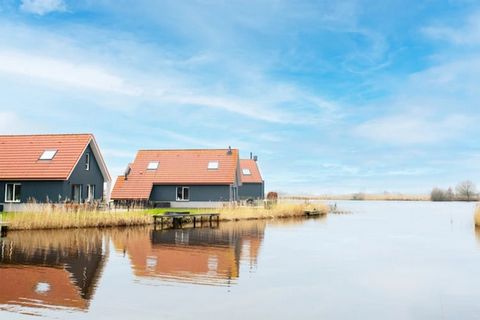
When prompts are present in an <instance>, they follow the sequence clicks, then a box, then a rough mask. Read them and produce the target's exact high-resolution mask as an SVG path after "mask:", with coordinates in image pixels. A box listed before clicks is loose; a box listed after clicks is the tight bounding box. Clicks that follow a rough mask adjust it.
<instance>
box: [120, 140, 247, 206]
mask: <svg viewBox="0 0 480 320" xmlns="http://www.w3.org/2000/svg"><path fill="white" fill-rule="evenodd" d="M227 152H228V150H227V149H209V150H201V149H198V150H140V151H139V152H138V153H137V156H136V158H135V161H134V162H133V163H132V164H131V165H130V168H131V171H130V174H129V175H128V179H127V180H125V179H124V177H123V176H122V177H118V178H117V182H116V183H115V186H114V188H113V191H112V196H111V198H112V199H114V200H124V199H135V200H146V199H148V198H149V197H150V193H151V191H152V188H153V185H156V184H157V185H160V184H161V185H204V184H205V185H230V184H233V183H235V179H236V176H237V169H238V163H239V160H238V159H239V158H238V154H239V153H238V150H237V149H232V153H231V154H230V155H229V154H227ZM156 161H158V162H159V165H158V169H156V170H147V166H148V164H149V163H150V162H156ZM210 161H218V163H219V166H218V169H214V170H212V169H210V170H209V169H208V163H209V162H210Z"/></svg>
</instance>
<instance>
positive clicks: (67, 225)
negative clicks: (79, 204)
mask: <svg viewBox="0 0 480 320" xmlns="http://www.w3.org/2000/svg"><path fill="white" fill-rule="evenodd" d="M4 220H5V221H6V222H8V228H9V230H34V229H71V228H104V227H126V226H139V225H147V224H150V223H151V222H152V221H151V220H152V218H151V215H149V214H148V213H146V212H142V211H129V212H113V211H77V212H62V211H53V212H39V211H36V212H20V213H9V214H7V215H6V217H5V218H4Z"/></svg>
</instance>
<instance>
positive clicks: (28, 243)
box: [0, 230, 105, 309]
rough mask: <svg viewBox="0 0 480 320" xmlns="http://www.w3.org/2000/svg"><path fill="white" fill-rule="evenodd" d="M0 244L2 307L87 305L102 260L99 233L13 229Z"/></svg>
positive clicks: (98, 274) (92, 231) (72, 306)
mask: <svg viewBox="0 0 480 320" xmlns="http://www.w3.org/2000/svg"><path fill="white" fill-rule="evenodd" d="M0 246H1V247H0V283H1V285H0V305H17V306H24V307H64V308H74V309H87V308H88V304H89V301H90V299H91V298H92V296H93V293H94V290H95V287H96V283H97V281H98V279H99V277H100V274H101V271H102V268H103V265H104V261H105V254H104V252H103V248H102V235H101V233H99V232H98V231H94V230H87V231H85V230H83V231H80V230H75V231H59V232H58V231H45V232H43V231H39V232H32V233H26V232H12V233H9V235H8V237H7V238H3V239H2V240H0Z"/></svg>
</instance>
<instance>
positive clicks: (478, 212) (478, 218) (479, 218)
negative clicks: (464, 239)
mask: <svg viewBox="0 0 480 320" xmlns="http://www.w3.org/2000/svg"><path fill="white" fill-rule="evenodd" d="M473 219H474V221H475V226H476V227H480V206H477V207H476V208H475V214H474V215H473Z"/></svg>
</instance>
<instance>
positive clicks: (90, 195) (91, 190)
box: [87, 184, 95, 202]
mask: <svg viewBox="0 0 480 320" xmlns="http://www.w3.org/2000/svg"><path fill="white" fill-rule="evenodd" d="M94 200H95V185H94V184H87V202H92V201H94Z"/></svg>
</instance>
